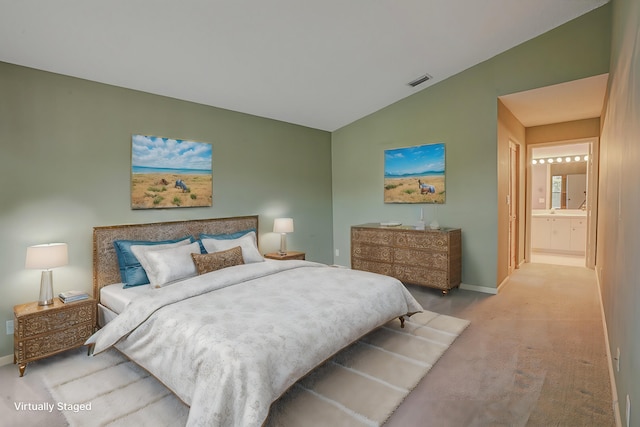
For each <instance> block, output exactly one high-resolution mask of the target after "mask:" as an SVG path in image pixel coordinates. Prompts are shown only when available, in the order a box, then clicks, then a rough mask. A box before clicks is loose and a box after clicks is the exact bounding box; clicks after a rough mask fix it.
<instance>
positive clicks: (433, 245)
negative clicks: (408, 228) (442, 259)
mask: <svg viewBox="0 0 640 427" xmlns="http://www.w3.org/2000/svg"><path fill="white" fill-rule="evenodd" d="M395 246H396V247H399V248H413V249H430V250H434V251H443V252H447V251H448V250H449V236H448V235H447V234H445V233H430V232H424V233H398V234H397V236H396V240H395Z"/></svg>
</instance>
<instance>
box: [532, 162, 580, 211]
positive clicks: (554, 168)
mask: <svg viewBox="0 0 640 427" xmlns="http://www.w3.org/2000/svg"><path fill="white" fill-rule="evenodd" d="M586 202H587V161H586V157H585V155H584V154H580V155H575V154H572V155H564V156H553V157H546V158H537V159H536V158H535V157H534V160H533V161H532V164H531V207H532V209H551V208H553V209H585V208H586Z"/></svg>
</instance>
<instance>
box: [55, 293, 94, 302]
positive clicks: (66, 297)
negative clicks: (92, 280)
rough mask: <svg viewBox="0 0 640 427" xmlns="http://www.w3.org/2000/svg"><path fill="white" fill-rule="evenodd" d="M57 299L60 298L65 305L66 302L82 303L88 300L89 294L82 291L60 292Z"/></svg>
mask: <svg viewBox="0 0 640 427" xmlns="http://www.w3.org/2000/svg"><path fill="white" fill-rule="evenodd" d="M58 298H60V301H62V302H64V303H67V302H74V301H82V300H85V299H88V298H89V294H88V293H86V292H83V291H66V292H60V294H59V295H58Z"/></svg>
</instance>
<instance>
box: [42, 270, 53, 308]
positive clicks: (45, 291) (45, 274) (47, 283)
mask: <svg viewBox="0 0 640 427" xmlns="http://www.w3.org/2000/svg"><path fill="white" fill-rule="evenodd" d="M51 304H53V272H52V271H51V270H43V271H42V277H41V278H40V298H38V305H51Z"/></svg>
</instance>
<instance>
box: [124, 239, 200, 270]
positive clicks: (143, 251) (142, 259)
mask: <svg viewBox="0 0 640 427" xmlns="http://www.w3.org/2000/svg"><path fill="white" fill-rule="evenodd" d="M189 244H191V239H190V238H187V239H184V240H180V241H179V242H175V243H162V244H160V245H132V246H131V248H130V249H131V252H132V253H133V255H134V256H135V257H136V258H137V259H138V262H139V263H140V265H141V266H142V268H144V271H145V273H146V272H147V270H148V269H149V266H150V263H149V261H148V259H147V252H149V251H162V250H165V249H169V248H176V247H178V246H186V245H189ZM147 276H148V275H147Z"/></svg>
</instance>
